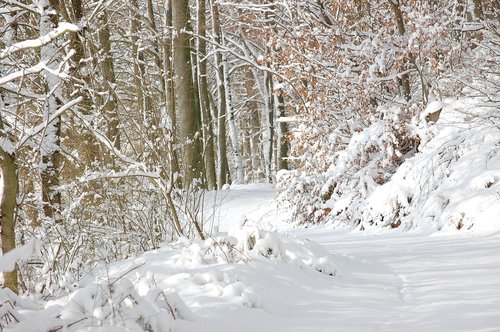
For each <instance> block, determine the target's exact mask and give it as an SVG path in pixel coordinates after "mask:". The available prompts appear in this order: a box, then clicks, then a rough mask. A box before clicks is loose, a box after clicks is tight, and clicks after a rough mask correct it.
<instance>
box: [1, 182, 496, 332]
mask: <svg viewBox="0 0 500 332" xmlns="http://www.w3.org/2000/svg"><path fill="white" fill-rule="evenodd" d="M275 195H276V191H275V190H274V189H273V188H271V187H270V186H268V185H251V186H238V187H233V188H232V189H230V190H226V191H222V192H219V193H217V201H215V198H214V197H207V200H211V202H212V203H209V204H208V203H207V212H206V215H207V216H209V215H210V214H214V215H217V218H216V219H213V220H214V222H215V220H218V221H217V225H214V224H213V223H212V224H211V223H210V221H209V220H208V219H207V220H208V221H207V223H206V227H211V228H214V226H218V227H217V228H218V233H217V234H213V237H212V238H211V239H208V240H207V241H204V242H203V241H195V242H190V241H187V240H185V241H179V242H178V243H176V244H175V245H169V246H165V247H164V248H161V249H159V250H157V251H152V252H147V253H145V254H143V255H141V256H139V257H137V258H135V259H129V260H126V261H122V262H117V263H113V264H111V265H109V266H102V267H100V268H98V269H96V270H95V271H93V273H91V274H89V275H88V276H87V277H86V278H85V279H84V280H82V281H81V283H80V284H79V285H75V291H73V292H72V293H71V294H69V295H68V296H65V297H61V298H58V299H53V300H51V301H48V302H43V301H40V302H39V304H38V305H33V304H31V305H27V304H26V303H18V307H16V311H15V312H14V311H13V310H11V312H14V313H15V315H17V319H18V320H19V321H20V322H19V323H17V324H10V327H11V328H12V330H16V331H48V330H51V329H57V328H62V327H63V326H65V328H66V329H67V330H69V331H127V330H128V331H136V330H137V331H141V330H144V329H150V330H153V331H180V332H182V331H186V332H187V331H203V332H210V331H214V332H215V331H217V332H220V331H252V332H254V331H259V332H263V331H425V332H430V331H439V332H441V331H500V278H498V276H499V275H500V233H496V234H490V235H487V236H474V234H472V233H467V232H464V231H461V232H459V231H456V232H454V233H434V234H408V233H407V234H401V233H395V232H394V231H393V232H389V233H385V234H379V235H370V234H368V233H360V232H348V231H345V230H344V231H339V230H335V231H334V230H331V229H328V228H324V227H315V228H309V229H289V228H288V227H289V225H287V224H285V223H283V221H284V220H285V219H286V218H287V217H288V215H287V210H286V209H285V208H283V207H281V208H278V207H276V205H275V203H273V202H272V200H273V198H274V197H275ZM276 231H277V232H276ZM227 235H229V236H227ZM4 295H5V294H4ZM2 302H3V301H2ZM5 308H6V307H5V306H4V307H3V309H5ZM0 309H2V308H0Z"/></svg>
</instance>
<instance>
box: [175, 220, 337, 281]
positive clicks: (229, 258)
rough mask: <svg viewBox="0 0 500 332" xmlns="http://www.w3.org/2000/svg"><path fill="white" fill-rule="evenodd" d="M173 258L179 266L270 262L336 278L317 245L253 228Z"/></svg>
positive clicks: (211, 240)
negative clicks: (307, 269)
mask: <svg viewBox="0 0 500 332" xmlns="http://www.w3.org/2000/svg"><path fill="white" fill-rule="evenodd" d="M175 259H176V261H177V264H179V265H182V266H200V265H206V264H217V263H250V262H263V261H270V262H277V263H284V264H291V265H293V266H296V267H298V268H301V269H303V268H312V269H314V270H316V271H319V272H321V273H325V274H328V275H332V276H333V275H335V268H334V263H333V261H332V259H331V258H330V254H329V253H328V252H327V251H326V250H325V249H324V248H322V247H321V246H320V245H318V244H316V243H314V242H312V241H307V240H299V239H291V238H287V237H285V236H283V235H282V234H280V233H277V232H271V231H266V230H262V229H260V228H258V227H256V226H252V225H245V226H241V227H238V228H233V229H231V230H230V231H229V232H228V235H227V236H218V237H215V238H209V239H207V240H205V241H194V242H193V243H191V244H189V245H188V246H186V247H185V248H183V249H182V251H181V253H179V254H178V255H177V256H176V258H175Z"/></svg>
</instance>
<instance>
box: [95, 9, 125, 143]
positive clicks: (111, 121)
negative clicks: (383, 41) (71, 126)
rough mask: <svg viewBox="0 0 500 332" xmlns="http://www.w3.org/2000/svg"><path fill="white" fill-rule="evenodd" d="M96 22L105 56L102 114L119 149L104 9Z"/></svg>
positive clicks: (118, 131)
mask: <svg viewBox="0 0 500 332" xmlns="http://www.w3.org/2000/svg"><path fill="white" fill-rule="evenodd" d="M98 22H99V26H100V28H99V34H98V38H99V44H100V46H101V49H102V51H103V53H104V56H105V58H104V60H103V61H102V62H101V70H102V77H103V79H104V84H105V85H106V87H105V88H106V89H107V99H106V101H105V104H104V110H103V112H104V116H105V118H106V120H107V122H108V129H107V136H108V139H109V140H110V141H111V142H112V143H113V146H114V147H115V148H116V149H118V150H120V148H121V141H120V129H119V124H120V121H119V118H118V114H117V110H116V107H117V103H116V94H115V92H114V88H113V86H114V85H115V83H116V78H115V71H114V66H113V54H112V53H111V40H110V33H109V25H108V15H107V13H106V9H103V10H102V12H101V13H100V14H99V16H98Z"/></svg>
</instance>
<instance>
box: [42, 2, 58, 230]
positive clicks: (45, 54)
mask: <svg viewBox="0 0 500 332" xmlns="http://www.w3.org/2000/svg"><path fill="white" fill-rule="evenodd" d="M41 7H42V9H43V10H42V14H41V16H40V35H46V34H47V33H49V32H50V31H52V30H53V29H54V28H56V27H57V25H58V16H57V13H56V12H55V9H57V8H58V7H59V4H58V1H55V0H51V1H50V3H49V2H48V1H41ZM58 47H59V46H58V45H57V44H56V43H55V42H53V43H49V44H46V45H44V46H42V47H41V48H40V59H41V61H43V62H45V63H46V64H47V66H48V67H49V68H52V69H54V70H58V67H59V61H58V57H57V53H58ZM45 84H46V90H47V93H48V94H49V93H50V94H49V95H48V97H47V101H46V105H45V109H44V114H43V117H44V120H45V121H47V123H48V119H49V118H50V117H51V116H52V115H53V114H54V113H55V112H56V111H57V110H58V109H59V107H61V106H62V102H61V99H62V89H61V87H60V85H61V82H60V79H59V77H58V76H56V75H53V74H52V73H45ZM60 146H61V117H58V118H56V119H55V120H54V121H53V122H51V123H48V124H47V127H46V128H45V130H44V137H43V142H42V147H41V155H42V169H41V178H42V198H43V210H44V214H45V217H46V218H49V219H52V220H53V221H54V222H56V223H60V222H62V220H61V211H60V209H61V192H60V191H59V188H58V187H59V177H60V175H59V170H60V165H61V158H62V156H61V152H60Z"/></svg>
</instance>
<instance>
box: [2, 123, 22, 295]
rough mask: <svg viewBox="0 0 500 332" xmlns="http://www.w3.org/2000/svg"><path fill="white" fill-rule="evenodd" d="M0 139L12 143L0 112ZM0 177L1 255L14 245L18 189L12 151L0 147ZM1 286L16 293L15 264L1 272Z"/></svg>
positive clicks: (8, 143) (8, 144)
mask: <svg viewBox="0 0 500 332" xmlns="http://www.w3.org/2000/svg"><path fill="white" fill-rule="evenodd" d="M0 140H2V142H5V141H6V144H2V145H6V146H11V148H12V149H13V148H14V147H13V145H12V143H11V142H10V140H9V138H8V137H7V134H6V133H5V132H4V128H3V119H2V118H1V114H0ZM0 172H1V174H0V179H1V185H2V195H1V196H0V197H1V202H0V212H1V224H0V232H1V240H2V255H5V254H6V253H8V252H9V251H11V250H12V249H14V248H15V247H16V234H15V210H16V197H17V191H18V186H19V184H18V179H17V169H16V163H15V155H14V151H6V150H4V148H3V147H0ZM3 286H4V287H7V288H9V289H11V290H12V291H13V292H14V293H16V294H17V293H18V288H17V265H16V267H15V268H14V270H13V271H9V272H3Z"/></svg>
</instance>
